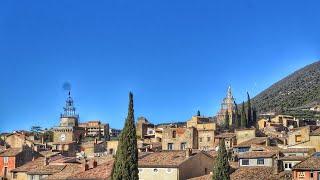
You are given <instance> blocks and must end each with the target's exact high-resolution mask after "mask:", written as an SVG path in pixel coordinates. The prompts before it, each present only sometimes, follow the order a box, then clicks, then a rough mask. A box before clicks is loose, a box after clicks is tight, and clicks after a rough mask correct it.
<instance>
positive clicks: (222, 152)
mask: <svg viewBox="0 0 320 180" xmlns="http://www.w3.org/2000/svg"><path fill="white" fill-rule="evenodd" d="M229 172H230V165H229V161H228V153H227V150H226V146H225V142H224V139H222V140H221V141H220V142H219V150H218V156H217V158H216V160H215V162H214V166H213V176H212V180H229V179H230V175H229Z"/></svg>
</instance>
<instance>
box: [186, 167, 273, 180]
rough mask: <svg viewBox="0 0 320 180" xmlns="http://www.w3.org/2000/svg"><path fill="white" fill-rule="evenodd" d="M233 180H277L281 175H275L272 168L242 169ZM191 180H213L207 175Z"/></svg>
mask: <svg viewBox="0 0 320 180" xmlns="http://www.w3.org/2000/svg"><path fill="white" fill-rule="evenodd" d="M230 179H231V180H251V179H252V180H277V179H279V175H274V174H273V168H272V167H242V168H239V169H237V170H236V171H234V172H233V173H232V174H231V175H230ZM189 180H212V175H211V174H207V175H204V176H200V177H195V178H191V179H189Z"/></svg>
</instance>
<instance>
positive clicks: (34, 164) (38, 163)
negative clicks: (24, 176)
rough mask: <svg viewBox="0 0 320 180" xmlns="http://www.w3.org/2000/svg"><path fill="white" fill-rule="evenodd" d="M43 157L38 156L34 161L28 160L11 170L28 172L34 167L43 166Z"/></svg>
mask: <svg viewBox="0 0 320 180" xmlns="http://www.w3.org/2000/svg"><path fill="white" fill-rule="evenodd" d="M44 159H45V158H44V157H39V158H37V159H35V160H34V161H30V162H28V163H26V164H24V165H22V166H20V167H18V168H15V169H13V170H11V171H13V172H28V171H30V170H32V169H35V168H38V167H40V166H43V165H44Z"/></svg>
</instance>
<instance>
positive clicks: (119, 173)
mask: <svg viewBox="0 0 320 180" xmlns="http://www.w3.org/2000/svg"><path fill="white" fill-rule="evenodd" d="M138 172H139V171H138V148H137V137H136V128H135V124H134V109H133V95H132V93H131V92H130V93H129V108H128V116H127V118H126V122H125V126H124V128H123V130H122V132H121V134H120V138H119V144H118V150H117V153H116V157H115V162H114V167H113V172H112V180H122V179H130V180H138V179H139V176H138Z"/></svg>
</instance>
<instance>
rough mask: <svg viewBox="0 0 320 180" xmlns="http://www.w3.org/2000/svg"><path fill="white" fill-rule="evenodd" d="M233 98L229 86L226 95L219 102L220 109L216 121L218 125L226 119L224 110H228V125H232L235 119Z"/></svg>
mask: <svg viewBox="0 0 320 180" xmlns="http://www.w3.org/2000/svg"><path fill="white" fill-rule="evenodd" d="M234 101H235V99H234V98H233V95H232V91H231V86H229V88H228V92H227V96H226V97H225V98H224V99H223V101H222V103H221V109H220V111H219V112H218V113H217V116H216V117H217V123H218V124H219V125H221V124H223V123H224V120H225V119H226V111H228V114H229V125H232V123H233V122H234V120H235V117H234V110H235V105H234Z"/></svg>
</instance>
